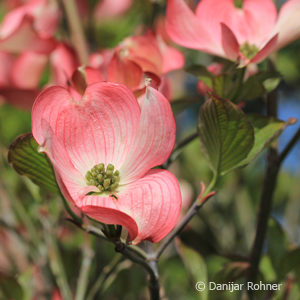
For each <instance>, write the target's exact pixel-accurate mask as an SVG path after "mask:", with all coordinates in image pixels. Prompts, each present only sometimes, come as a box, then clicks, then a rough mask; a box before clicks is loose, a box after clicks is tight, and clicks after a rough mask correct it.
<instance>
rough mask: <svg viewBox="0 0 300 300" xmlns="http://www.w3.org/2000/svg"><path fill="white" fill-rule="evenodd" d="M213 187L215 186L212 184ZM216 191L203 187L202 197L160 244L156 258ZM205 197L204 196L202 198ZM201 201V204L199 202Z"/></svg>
mask: <svg viewBox="0 0 300 300" xmlns="http://www.w3.org/2000/svg"><path fill="white" fill-rule="evenodd" d="M213 181H214V180H213ZM210 186H211V189H212V188H213V186H212V185H210ZM214 194H215V192H211V193H209V191H207V192H206V193H205V191H204V190H203V188H202V193H201V195H200V197H198V198H197V199H196V200H195V202H194V203H193V205H192V206H191V207H190V209H189V210H188V212H187V214H186V215H185V217H184V218H183V220H182V221H181V223H180V224H179V225H178V226H177V227H176V228H175V229H174V230H173V231H172V232H171V233H170V234H169V235H168V236H167V237H166V239H165V240H164V242H163V243H162V244H161V245H160V246H159V248H158V250H157V251H156V259H159V257H160V256H161V255H162V254H163V252H164V251H165V249H166V248H167V247H168V246H169V245H170V244H171V242H172V241H173V240H174V239H175V238H176V237H177V236H178V235H179V234H180V233H181V232H182V230H183V229H184V228H185V226H186V225H187V224H188V223H189V222H190V221H191V219H192V218H193V217H194V216H195V215H196V214H197V213H198V212H199V210H200V209H201V208H202V207H203V205H204V204H205V203H206V202H207V200H208V199H210V198H211V197H212V196H213V195H214ZM202 197H203V198H202ZM199 203H200V204H199Z"/></svg>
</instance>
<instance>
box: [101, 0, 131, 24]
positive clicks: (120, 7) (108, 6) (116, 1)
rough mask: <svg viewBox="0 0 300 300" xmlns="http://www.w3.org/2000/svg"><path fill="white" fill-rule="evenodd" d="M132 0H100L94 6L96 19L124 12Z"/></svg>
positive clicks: (108, 17)
mask: <svg viewBox="0 0 300 300" xmlns="http://www.w3.org/2000/svg"><path fill="white" fill-rule="evenodd" d="M132 2H133V0H100V1H99V3H98V4H97V6H96V8H95V18H96V19H97V21H102V20H103V19H110V18H114V17H118V16H120V15H122V14H123V13H125V12H126V11H127V10H128V9H129V8H130V6H131V5H132Z"/></svg>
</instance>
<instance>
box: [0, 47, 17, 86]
mask: <svg viewBox="0 0 300 300" xmlns="http://www.w3.org/2000/svg"><path fill="white" fill-rule="evenodd" d="M14 61H15V57H14V56H13V55H12V54H10V53H6V52H0V66H1V68H0V87H4V86H9V85H10V80H9V75H10V72H11V68H12V65H13V63H14Z"/></svg>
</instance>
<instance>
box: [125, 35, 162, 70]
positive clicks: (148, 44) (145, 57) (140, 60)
mask: <svg viewBox="0 0 300 300" xmlns="http://www.w3.org/2000/svg"><path fill="white" fill-rule="evenodd" d="M122 46H123V47H124V49H125V50H126V49H127V50H128V52H129V54H128V58H130V59H131V60H132V61H134V62H135V63H136V64H138V65H139V66H140V67H141V68H142V70H143V71H144V72H150V73H153V74H156V75H158V76H160V75H161V74H162V64H163V57H162V54H161V51H160V48H159V46H158V41H157V38H156V36H155V35H154V33H153V32H152V31H148V32H147V33H146V34H145V35H141V36H133V37H130V38H127V39H126V40H125V41H124V42H123V43H122Z"/></svg>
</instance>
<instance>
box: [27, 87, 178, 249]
mask: <svg viewBox="0 0 300 300" xmlns="http://www.w3.org/2000/svg"><path fill="white" fill-rule="evenodd" d="M32 132H33V136H34V138H35V139H36V141H37V142H38V144H39V145H40V151H43V152H45V153H46V154H47V155H48V157H49V158H50V160H51V162H52V164H53V167H54V170H55V174H56V178H57V181H58V184H59V186H60V189H61V191H62V193H63V194H64V196H65V197H66V199H67V200H68V201H71V202H72V203H73V204H75V206H77V207H78V208H79V209H80V210H81V211H82V212H84V213H85V214H87V215H88V216H90V217H92V218H94V219H96V220H98V221H100V222H103V223H106V224H118V225H122V226H124V227H126V228H127V230H128V233H129V240H131V241H132V242H133V243H135V244H136V243H139V242H140V241H142V240H150V241H152V242H158V241H159V240H161V239H162V238H163V237H165V236H166V235H167V234H168V233H169V232H170V231H171V230H172V228H173V227H174V225H175V224H176V221H177V218H178V215H179V211H180V208H181V195H180V189H179V185H178V181H177V179H176V178H175V176H174V175H173V174H172V173H170V172H169V171H166V170H161V169H151V168H153V167H155V166H157V165H160V164H162V163H163V162H165V161H166V159H167V158H168V157H169V155H170V153H171V151H172V149H173V147H174V142H175V134H176V127H175V121H174V117H173V114H172V110H171V107H170V104H169V102H168V100H167V99H166V98H165V97H164V96H163V95H162V94H160V93H159V92H158V91H157V90H155V89H153V88H151V87H147V91H146V94H145V99H144V101H143V104H142V107H141V108H140V107H139V105H138V102H137V100H136V98H135V96H134V95H133V94H132V92H131V91H130V90H129V89H128V88H127V87H125V86H124V85H121V84H114V83H108V82H98V83H94V84H91V85H89V86H88V87H87V89H86V91H85V93H84V95H83V96H82V98H80V99H74V98H72V97H71V95H70V93H69V91H68V90H67V89H66V88H64V87H59V86H54V87H50V88H48V89H46V90H44V91H43V92H42V93H41V94H40V95H39V96H38V97H37V99H36V101H35V103H34V106H33V111H32Z"/></svg>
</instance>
